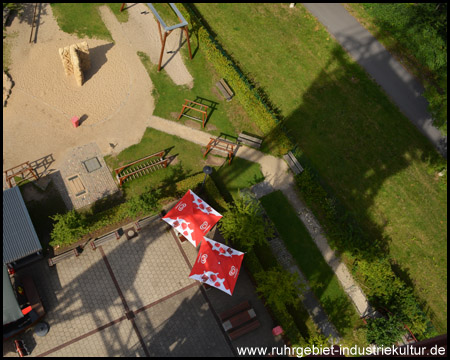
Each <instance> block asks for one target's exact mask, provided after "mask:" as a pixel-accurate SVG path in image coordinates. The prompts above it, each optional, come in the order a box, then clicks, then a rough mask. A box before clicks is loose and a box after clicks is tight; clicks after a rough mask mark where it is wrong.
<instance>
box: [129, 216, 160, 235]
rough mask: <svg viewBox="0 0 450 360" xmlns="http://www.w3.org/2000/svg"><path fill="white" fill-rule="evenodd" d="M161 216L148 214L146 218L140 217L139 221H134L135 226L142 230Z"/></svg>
mask: <svg viewBox="0 0 450 360" xmlns="http://www.w3.org/2000/svg"><path fill="white" fill-rule="evenodd" d="M159 218H160V216H159V215H152V216H147V217H146V218H143V219H139V220H138V221H136V222H135V223H134V226H135V227H136V230H137V231H141V230H142V228H143V227H145V226H147V225H150V224H151V223H152V222H154V221H155V220H158V219H159Z"/></svg>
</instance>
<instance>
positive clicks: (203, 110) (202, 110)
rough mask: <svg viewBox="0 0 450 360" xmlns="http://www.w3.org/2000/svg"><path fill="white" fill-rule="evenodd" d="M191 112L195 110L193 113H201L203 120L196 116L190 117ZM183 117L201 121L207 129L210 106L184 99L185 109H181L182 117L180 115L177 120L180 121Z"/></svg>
mask: <svg viewBox="0 0 450 360" xmlns="http://www.w3.org/2000/svg"><path fill="white" fill-rule="evenodd" d="M194 106H198V107H199V108H195V107H194ZM185 110H186V112H185ZM189 110H193V111H196V112H198V113H200V115H201V118H197V117H195V116H192V115H189V114H188V113H187V112H188V111H189ZM182 116H186V117H188V118H190V119H192V120H195V121H200V122H201V123H202V127H203V128H204V127H205V123H206V119H207V118H208V106H206V105H203V104H200V103H197V102H195V101H192V100H187V99H184V105H183V108H182V109H181V112H180V115H178V119H177V120H180V118H181V117H182Z"/></svg>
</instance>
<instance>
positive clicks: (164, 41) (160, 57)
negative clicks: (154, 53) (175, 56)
mask: <svg viewBox="0 0 450 360" xmlns="http://www.w3.org/2000/svg"><path fill="white" fill-rule="evenodd" d="M166 38H167V33H166V32H165V33H164V39H163V42H162V46H161V55H160V56H159V63H158V72H159V71H160V70H161V62H162V58H163V54H164V48H165V46H166Z"/></svg>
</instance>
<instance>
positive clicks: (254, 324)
mask: <svg viewBox="0 0 450 360" xmlns="http://www.w3.org/2000/svg"><path fill="white" fill-rule="evenodd" d="M260 326H261V324H260V322H259V321H258V320H257V319H253V320H252V321H250V322H249V323H247V324H245V325H244V326H241V327H239V328H237V329H234V330H232V331H229V332H228V336H229V337H230V339H231V340H236V339H237V338H238V337H241V336H242V335H245V334H247V333H249V332H250V331H253V330H255V329H257V328H258V327H260Z"/></svg>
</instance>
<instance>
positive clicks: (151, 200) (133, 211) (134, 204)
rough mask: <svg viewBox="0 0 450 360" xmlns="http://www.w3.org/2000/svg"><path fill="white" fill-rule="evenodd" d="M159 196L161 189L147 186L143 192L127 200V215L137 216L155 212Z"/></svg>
mask: <svg viewBox="0 0 450 360" xmlns="http://www.w3.org/2000/svg"><path fill="white" fill-rule="evenodd" d="M160 198H161V190H159V189H157V190H153V189H149V188H147V189H146V191H145V192H144V193H142V194H141V195H139V196H134V197H132V198H131V199H130V200H129V201H128V202H127V214H128V216H129V217H132V218H134V217H137V216H139V215H144V214H149V213H152V212H155V211H156V210H157V208H158V206H159V199H160Z"/></svg>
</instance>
